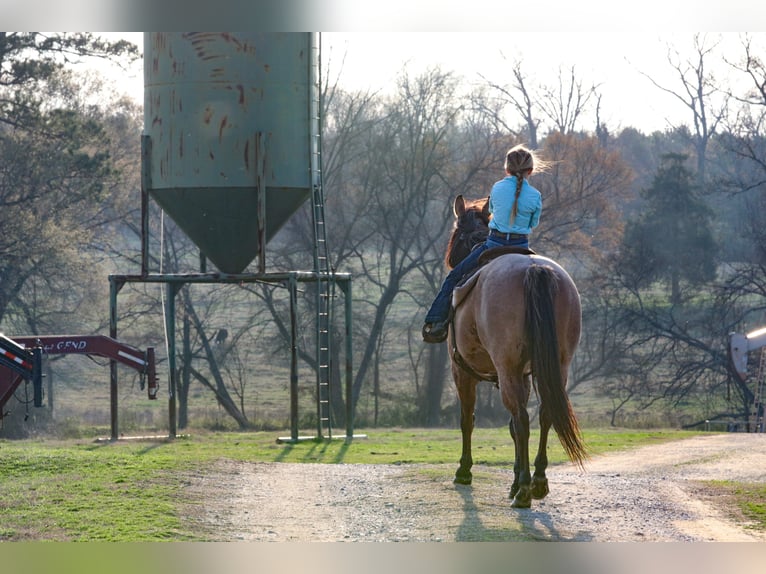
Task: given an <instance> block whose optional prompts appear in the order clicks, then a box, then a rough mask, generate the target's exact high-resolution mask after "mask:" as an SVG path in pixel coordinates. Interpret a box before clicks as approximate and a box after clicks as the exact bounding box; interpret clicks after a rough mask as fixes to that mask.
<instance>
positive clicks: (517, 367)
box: [445, 195, 588, 508]
mask: <svg viewBox="0 0 766 574" xmlns="http://www.w3.org/2000/svg"><path fill="white" fill-rule="evenodd" d="M488 201H489V198H484V199H479V200H466V199H464V198H463V197H462V196H461V195H459V196H458V197H457V198H456V199H455V201H454V206H453V208H454V213H455V218H456V221H455V227H454V230H453V232H452V235H451V237H450V241H449V244H448V248H447V253H446V255H445V261H446V262H447V265H448V266H450V267H452V266H454V265H456V264H457V263H459V262H460V261H462V259H463V258H465V257H466V256H467V255H468V253H469V252H470V250H471V249H472V248H473V247H475V246H476V245H477V244H478V243H480V242H483V241H484V240H485V239H486V237H487V234H488V233H489V228H488V222H489V211H488ZM480 263H482V265H481V266H480V267H479V269H478V270H477V271H476V272H475V273H474V274H473V275H471V276H470V278H468V279H467V280H465V279H464V281H463V282H462V283H461V284H460V285H458V287H457V288H456V289H455V292H454V293H453V299H452V306H453V310H452V312H453V316H452V322H451V324H450V327H449V330H450V339H449V343H450V344H449V353H450V358H451V362H452V376H453V379H454V381H455V386H456V387H457V394H458V397H459V399H460V407H461V408H460V430H461V434H462V441H463V444H462V455H461V457H460V466H459V468H458V469H457V472H456V473H455V479H454V482H455V483H456V484H463V485H466V484H471V481H472V473H471V467H472V466H473V459H472V456H471V435H472V433H473V428H474V408H475V405H476V385H477V384H478V383H479V382H480V381H482V380H484V381H493V382H495V384H496V386H497V387H498V388H499V390H500V395H501V398H502V401H503V404H504V406H505V407H506V409H507V410H508V411H509V412H510V415H511V418H510V422H509V424H508V428H509V430H510V433H511V437H512V438H513V443H514V448H515V459H514V465H513V484H512V485H511V490H510V498H511V499H512V504H511V506H512V507H514V508H529V507H530V506H531V501H532V499H542V498H544V497H545V496H546V495H547V494H548V492H549V488H548V479H547V477H546V475H545V470H546V468H547V466H548V457H547V454H546V448H547V441H548V433H549V431H550V429H551V426H552V427H553V429H554V430H555V431H556V434H557V435H558V437H559V440H560V442H561V444H562V446H563V447H564V450H565V452H566V454H567V455H568V457H569V459H570V460H571V461H572V462H573V463H575V464H576V465H577V466H578V467H580V468H584V461H585V460H586V459H587V457H588V455H587V451H586V449H585V445H584V443H583V440H582V436H581V433H580V430H579V427H578V424H577V419H576V417H575V414H574V411H573V409H572V406H571V403H570V402H569V397H568V396H567V393H566V384H567V376H568V370H569V365H570V363H571V361H572V358H573V356H574V353H575V350H576V348H577V345H578V343H579V340H580V330H581V307H580V295H579V293H578V291H577V287H576V286H575V284H574V282H573V281H572V278H571V277H570V276H569V274H568V273H567V272H566V271H565V270H564V269H563V268H562V267H561V266H560V265H559V264H558V263H556V262H555V261H553V260H552V259H549V258H547V257H543V256H541V255H537V254H535V253H534V252H532V251H531V250H525V249H519V248H512V247H500V248H495V249H488V250H487V251H486V252H484V253H483V254H482V256H481V259H480ZM532 385H534V388H535V389H536V391H537V394H538V396H539V399H540V407H539V419H540V442H539V447H538V451H537V456H536V458H535V461H534V469H535V470H534V475H530V463H529V456H530V455H529V435H530V432H529V414H528V412H527V402H528V400H529V396H530V390H531V388H532Z"/></svg>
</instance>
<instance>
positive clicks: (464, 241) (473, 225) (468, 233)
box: [445, 195, 489, 269]
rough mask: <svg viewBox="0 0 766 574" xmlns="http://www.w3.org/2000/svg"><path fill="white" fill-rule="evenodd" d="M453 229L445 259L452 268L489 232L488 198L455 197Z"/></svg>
mask: <svg viewBox="0 0 766 574" xmlns="http://www.w3.org/2000/svg"><path fill="white" fill-rule="evenodd" d="M453 211H454V212H455V229H454V230H453V231H452V236H451V237H450V239H449V245H448V246H447V255H446V257H445V261H446V263H447V266H448V267H449V268H450V269H452V268H454V267H455V265H457V264H458V263H460V262H461V261H462V260H463V259H465V258H466V257H467V256H468V254H469V253H470V252H471V250H472V249H473V248H474V247H476V245H478V244H479V243H482V242H483V241H484V240H485V239H486V238H487V234H488V233H489V198H488V197H485V198H483V199H465V198H463V196H462V195H458V196H457V197H456V198H455V203H454V205H453Z"/></svg>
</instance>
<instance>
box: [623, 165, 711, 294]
mask: <svg viewBox="0 0 766 574" xmlns="http://www.w3.org/2000/svg"><path fill="white" fill-rule="evenodd" d="M686 160H687V156H686V155H683V154H675V153H672V154H666V155H664V156H663V157H662V162H661V164H660V167H659V169H658V171H657V174H656V175H655V177H654V180H653V181H652V185H651V186H650V187H649V188H648V189H645V190H643V192H642V197H643V198H644V200H645V207H644V209H643V210H642V211H641V213H640V214H639V216H638V217H637V218H636V219H633V220H632V221H629V222H628V224H627V227H626V230H625V236H624V245H623V259H622V267H623V270H624V272H625V276H626V277H628V278H629V280H630V283H631V284H632V285H634V286H635V287H636V288H640V287H646V286H648V285H649V284H651V283H653V282H654V281H664V282H666V283H667V284H668V286H669V288H670V301H671V303H674V304H677V303H680V302H681V301H682V298H683V296H682V295H683V294H682V282H685V283H686V284H687V285H689V286H698V285H700V284H702V283H705V282H706V281H710V280H712V279H714V278H715V255H716V244H715V241H714V238H713V233H712V227H711V217H712V213H711V211H710V209H709V208H708V207H707V205H706V204H705V203H704V201H703V200H702V199H701V198H700V197H699V195H698V190H697V189H696V188H695V185H694V181H695V178H694V175H693V174H692V172H691V171H690V170H689V169H687V168H686V166H685V165H684V163H685V162H686Z"/></svg>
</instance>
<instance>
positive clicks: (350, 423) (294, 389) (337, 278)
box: [109, 271, 354, 441]
mask: <svg viewBox="0 0 766 574" xmlns="http://www.w3.org/2000/svg"><path fill="white" fill-rule="evenodd" d="M320 280H324V281H328V280H329V281H334V282H335V283H336V284H337V285H338V286H339V287H340V288H341V290H342V291H343V293H344V294H345V301H344V303H345V337H346V369H345V379H346V381H345V383H346V440H347V441H349V440H351V439H352V438H353V436H354V416H353V414H354V408H353V355H352V353H353V341H352V336H351V335H352V329H351V324H352V323H351V320H352V317H353V314H352V310H351V274H350V273H335V272H333V273H330V274H329V275H324V274H320V273H317V272H314V271H290V272H283V273H238V274H227V273H173V274H163V273H147V274H141V275H120V274H112V275H109V336H110V337H112V338H113V339H116V338H117V295H118V293H119V292H120V290H121V289H122V288H123V287H124V286H125V284H126V283H159V284H165V285H166V294H167V302H166V307H165V317H164V319H165V321H166V328H167V333H168V369H169V371H170V373H169V376H170V379H169V384H168V395H169V397H168V413H169V417H168V424H169V429H168V432H169V438H175V437H176V432H177V429H176V404H175V402H176V388H177V387H176V377H177V374H176V365H175V331H176V329H175V297H176V294H177V293H178V291H179V290H180V289H181V288H182V287H183V286H184V285H187V284H214V283H224V284H226V283H229V284H242V283H282V284H285V285H286V286H287V288H288V290H289V293H290V331H291V333H290V336H291V339H292V340H291V346H290V349H291V356H290V433H291V437H290V438H291V441H298V440H299V437H298V366H297V365H298V361H297V344H296V340H297V325H295V321H296V311H295V307H296V305H297V284H298V283H311V282H318V281H320ZM117 396H118V395H117V363H116V362H115V361H113V360H112V361H111V363H110V410H111V422H112V428H111V439H112V440H117V439H118V437H119V428H118V418H117V413H118V398H117Z"/></svg>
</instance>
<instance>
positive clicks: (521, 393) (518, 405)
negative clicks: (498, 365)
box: [498, 373, 532, 508]
mask: <svg viewBox="0 0 766 574" xmlns="http://www.w3.org/2000/svg"><path fill="white" fill-rule="evenodd" d="M498 374H499V375H500V395H501V397H502V399H503V404H504V405H505V408H506V409H508V411H509V412H510V413H511V422H510V423H509V425H508V426H509V430H510V431H511V437H513V444H514V447H515V450H516V458H515V460H514V464H513V475H514V479H513V485H511V492H510V497H511V498H512V499H513V503H512V504H511V506H513V507H514V508H529V507H530V506H531V505H532V492H531V490H530V485H531V483H532V475H531V474H530V472H529V413H528V412H527V399H528V398H529V379H528V378H527V377H525V376H523V375H521V374H518V375H513V374H511V375H507V376H503V375H502V374H500V373H498Z"/></svg>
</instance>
